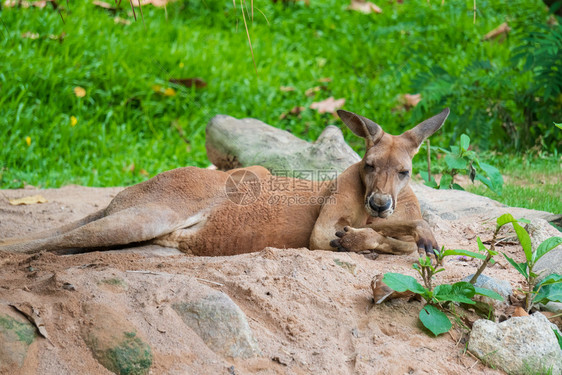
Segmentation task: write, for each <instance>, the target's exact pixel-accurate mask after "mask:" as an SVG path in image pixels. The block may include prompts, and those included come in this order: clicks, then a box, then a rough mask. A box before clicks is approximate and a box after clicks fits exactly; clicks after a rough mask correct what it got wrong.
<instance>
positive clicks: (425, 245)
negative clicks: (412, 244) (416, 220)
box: [416, 225, 439, 256]
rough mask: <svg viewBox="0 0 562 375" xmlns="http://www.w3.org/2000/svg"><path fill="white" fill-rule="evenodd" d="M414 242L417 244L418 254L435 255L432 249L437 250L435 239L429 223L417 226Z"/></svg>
mask: <svg viewBox="0 0 562 375" xmlns="http://www.w3.org/2000/svg"><path fill="white" fill-rule="evenodd" d="M416 234H417V236H416V237H417V239H416V244H417V245H418V252H419V254H420V256H424V255H432V254H433V255H435V251H434V250H439V245H438V244H437V240H436V239H435V237H434V236H433V233H432V232H431V229H430V228H429V225H427V226H422V227H419V228H417V233H416Z"/></svg>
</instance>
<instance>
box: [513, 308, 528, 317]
mask: <svg viewBox="0 0 562 375" xmlns="http://www.w3.org/2000/svg"><path fill="white" fill-rule="evenodd" d="M512 316H514V317H521V316H529V313H527V311H525V309H523V308H522V307H521V306H517V307H515V311H514V312H513V315H512Z"/></svg>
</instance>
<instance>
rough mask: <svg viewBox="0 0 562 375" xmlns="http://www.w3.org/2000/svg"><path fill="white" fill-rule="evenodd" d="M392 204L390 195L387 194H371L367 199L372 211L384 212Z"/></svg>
mask: <svg viewBox="0 0 562 375" xmlns="http://www.w3.org/2000/svg"><path fill="white" fill-rule="evenodd" d="M391 205H392V197H391V196H390V195H387V194H373V195H371V198H370V199H369V206H371V208H372V209H373V210H374V211H377V212H384V211H386V210H388V209H389V208H390V206H391Z"/></svg>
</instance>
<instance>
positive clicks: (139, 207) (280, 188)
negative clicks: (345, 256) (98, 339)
mask: <svg viewBox="0 0 562 375" xmlns="http://www.w3.org/2000/svg"><path fill="white" fill-rule="evenodd" d="M338 114H339V116H340V118H341V119H342V120H343V121H344V123H345V124H346V125H347V126H348V127H349V128H350V129H351V130H352V131H353V133H355V134H356V135H358V136H359V137H362V138H364V139H365V140H366V144H367V150H366V153H365V156H364V157H363V159H362V160H361V161H360V162H358V163H356V164H354V165H352V166H350V167H349V168H348V169H346V170H345V171H344V172H343V173H341V174H340V175H339V176H338V177H337V178H336V179H334V180H332V181H330V182H326V181H318V182H311V181H306V180H298V179H293V178H288V177H276V176H272V175H271V174H270V173H269V172H268V171H267V170H266V169H265V168H263V167H257V166H256V167H249V168H240V169H235V170H231V171H228V172H222V171H215V170H208V169H199V168H195V167H185V168H178V169H174V170H171V171H168V172H164V173H161V174H159V175H157V176H156V177H154V178H152V179H150V180H148V181H145V182H142V183H140V184H138V185H134V186H131V187H129V188H126V189H125V190H123V191H122V192H120V193H119V194H118V195H117V196H116V197H115V198H114V199H113V200H112V201H111V203H110V204H109V205H108V206H107V207H106V208H104V209H103V210H100V211H98V212H96V213H94V214H92V215H89V216H87V217H85V218H83V219H81V220H78V221H76V222H74V223H71V224H68V225H65V226H62V227H60V228H55V229H51V230H47V231H44V232H40V233H37V234H35V235H32V236H28V237H26V238H12V239H5V240H3V241H1V242H0V250H2V251H11V252H20V253H36V252H40V251H53V252H63V253H64V252H68V251H76V250H78V251H89V250H96V249H107V248H112V247H122V246H123V245H127V244H136V243H146V242H151V243H154V244H158V245H162V246H169V247H175V248H178V249H180V250H182V251H184V252H186V253H189V254H193V255H203V256H217V255H234V254H241V253H247V252H253V251H259V250H262V249H263V248H265V247H267V246H272V247H277V248H296V247H308V248H310V249H312V250H316V249H320V250H337V251H355V252H361V251H374V252H377V253H389V254H409V253H411V252H414V251H416V250H419V251H420V253H423V252H428V253H431V252H433V249H437V242H436V240H435V238H434V236H433V234H432V232H431V230H430V228H429V226H428V224H427V223H426V222H425V221H424V220H423V219H422V216H421V212H420V207H419V203H418V200H417V199H416V196H415V195H414V193H413V191H412V189H411V187H410V185H409V181H410V176H411V172H412V158H413V156H414V155H415V154H416V152H417V151H418V149H419V147H420V145H421V144H422V142H423V141H424V140H425V139H426V138H427V137H429V136H430V135H432V134H433V133H435V132H436V131H437V130H438V129H439V128H440V127H441V126H442V125H443V123H444V122H445V120H446V118H447V116H448V115H449V109H445V110H444V111H443V112H441V113H439V114H438V115H436V116H434V117H431V118H430V119H428V120H426V121H424V122H422V123H421V124H419V125H417V126H416V127H414V128H413V129H411V130H409V131H406V132H405V133H403V134H401V135H399V136H393V135H390V134H387V133H385V132H384V131H383V130H382V128H381V127H380V126H379V125H378V124H376V123H375V122H373V121H371V120H369V119H367V118H365V117H363V116H359V115H356V114H354V113H351V112H347V111H338ZM306 184H308V188H306V189H303V188H302V186H304V185H306Z"/></svg>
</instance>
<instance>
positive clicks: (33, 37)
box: [21, 31, 39, 39]
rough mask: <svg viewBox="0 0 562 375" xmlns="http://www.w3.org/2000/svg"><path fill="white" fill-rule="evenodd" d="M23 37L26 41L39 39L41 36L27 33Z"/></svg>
mask: <svg viewBox="0 0 562 375" xmlns="http://www.w3.org/2000/svg"><path fill="white" fill-rule="evenodd" d="M21 37H22V38H24V39H38V38H39V34H37V33H32V32H31V31H26V32H25V33H23V34H21Z"/></svg>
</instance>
